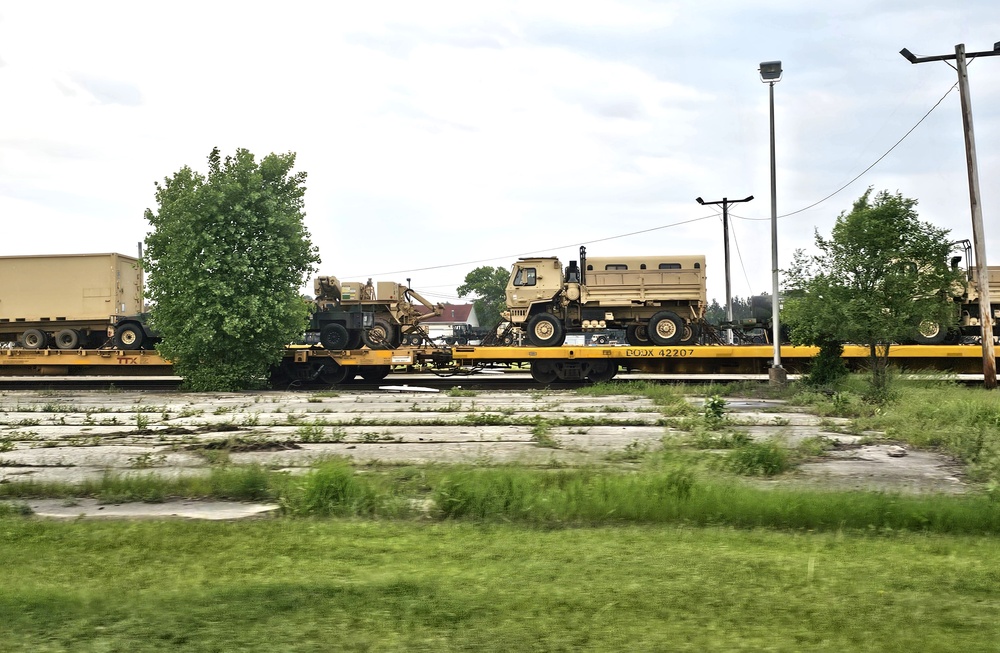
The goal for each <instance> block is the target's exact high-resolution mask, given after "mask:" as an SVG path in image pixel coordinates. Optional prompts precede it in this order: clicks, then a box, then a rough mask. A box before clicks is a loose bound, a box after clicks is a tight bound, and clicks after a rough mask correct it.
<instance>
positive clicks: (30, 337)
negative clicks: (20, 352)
mask: <svg viewBox="0 0 1000 653" xmlns="http://www.w3.org/2000/svg"><path fill="white" fill-rule="evenodd" d="M48 340H49V339H48V336H46V335H45V332H44V331H42V330H41V329H27V330H25V332H24V333H22V334H21V344H23V345H24V348H25V349H45V345H46V344H48Z"/></svg>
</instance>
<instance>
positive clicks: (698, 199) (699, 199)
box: [694, 197, 705, 204]
mask: <svg viewBox="0 0 1000 653" xmlns="http://www.w3.org/2000/svg"><path fill="white" fill-rule="evenodd" d="M694 201H695V202H698V203H699V204H704V203H705V200H703V199H701V198H700V197H696V198H694Z"/></svg>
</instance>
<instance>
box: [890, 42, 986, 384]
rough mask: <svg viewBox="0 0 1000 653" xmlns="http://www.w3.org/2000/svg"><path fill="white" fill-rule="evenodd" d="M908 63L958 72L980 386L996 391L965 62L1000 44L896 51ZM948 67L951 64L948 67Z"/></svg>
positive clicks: (974, 139)
mask: <svg viewBox="0 0 1000 653" xmlns="http://www.w3.org/2000/svg"><path fill="white" fill-rule="evenodd" d="M899 53H900V54H901V55H903V57H905V58H906V60H907V61H909V62H910V63H924V62H927V61H949V60H952V59H954V60H955V66H953V67H954V68H955V70H957V71H958V91H959V94H960V95H961V96H962V125H963V126H964V128H965V130H964V131H965V158H966V162H967V164H968V169H969V201H970V203H971V206H972V244H973V247H974V249H975V253H976V282H977V283H976V286H977V291H978V293H979V324H980V327H981V329H982V331H981V340H982V343H983V386H984V387H985V388H987V389H988V390H994V389H996V387H997V363H996V357H995V355H994V351H993V308H992V306H991V304H990V273H989V268H988V267H987V265H986V234H985V232H984V230H983V209H982V204H981V202H980V199H979V164H978V163H977V158H976V135H975V132H974V131H973V128H972V96H971V94H970V93H969V73H968V69H967V67H966V60H967V59H974V58H976V57H995V56H998V55H1000V42H997V43H994V44H993V50H991V51H988V52H970V53H968V54H966V52H965V44H964V43H959V44H958V45H956V46H955V54H954V55H938V56H933V57H917V56H915V55H914V54H913V53H912V52H910V51H909V50H907V49H906V48H903V49H902V50H900V51H899ZM948 65H949V66H950V65H951V64H948Z"/></svg>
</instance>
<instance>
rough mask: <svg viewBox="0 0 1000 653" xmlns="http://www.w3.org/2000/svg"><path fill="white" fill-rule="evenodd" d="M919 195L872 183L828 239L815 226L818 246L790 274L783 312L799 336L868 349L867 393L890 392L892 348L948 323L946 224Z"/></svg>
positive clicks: (884, 396) (878, 397) (883, 396)
mask: <svg viewBox="0 0 1000 653" xmlns="http://www.w3.org/2000/svg"><path fill="white" fill-rule="evenodd" d="M916 204H917V202H916V200H913V199H907V198H904V197H903V196H902V195H900V194H899V193H896V194H890V193H889V192H887V191H881V192H879V193H878V194H876V195H875V196H874V197H872V189H870V188H869V189H868V190H867V191H866V192H865V193H864V194H863V195H862V196H861V197H860V198H859V199H858V200H857V201H856V202H855V203H854V206H853V208H852V209H851V211H850V213H841V214H840V216H839V217H838V218H837V222H836V224H835V225H834V227H833V232H832V234H831V237H830V238H829V239H827V238H823V237H822V236H820V235H819V233H818V232H817V233H816V247H817V249H818V250H819V254H816V255H806V254H805V253H804V252H802V251H798V252H796V254H795V259H794V261H793V264H792V267H791V270H790V271H789V274H788V275H787V277H786V281H785V284H786V289H787V292H786V297H785V301H784V308H783V310H782V320H783V321H784V322H786V323H787V324H788V326H789V327H791V337H792V341H793V342H795V343H796V344H809V345H824V346H827V347H829V346H830V345H831V344H832V343H837V342H839V343H855V344H860V345H865V346H867V347H868V349H869V364H870V370H871V377H870V388H869V399H871V400H873V401H875V402H879V403H881V402H884V401H887V400H888V399H889V398H890V397H891V391H890V387H889V376H888V363H889V359H888V357H889V349H890V347H891V345H892V344H893V343H899V342H907V341H909V340H912V339H914V338H919V337H921V332H920V329H921V327H923V328H924V329H926V328H927V326H928V325H932V324H933V325H943V326H944V328H945V329H947V328H948V326H949V320H952V319H953V316H954V313H953V305H952V304H951V303H950V302H949V289H950V287H951V284H952V283H953V282H954V281H955V279H956V272H955V271H953V270H952V269H951V268H950V267H949V266H948V254H949V252H950V250H951V245H950V243H949V241H948V238H947V236H948V230H946V229H939V228H937V227H934V226H933V225H931V224H929V223H927V222H922V221H921V220H920V219H919V218H918V216H917V212H916V210H915V206H916Z"/></svg>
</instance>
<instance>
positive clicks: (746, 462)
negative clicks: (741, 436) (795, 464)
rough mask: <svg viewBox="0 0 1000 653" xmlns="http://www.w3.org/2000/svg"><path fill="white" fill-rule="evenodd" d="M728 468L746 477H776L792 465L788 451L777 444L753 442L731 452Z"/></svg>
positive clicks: (728, 457)
mask: <svg viewBox="0 0 1000 653" xmlns="http://www.w3.org/2000/svg"><path fill="white" fill-rule="evenodd" d="M726 466H727V467H728V468H729V469H730V470H731V471H733V472H735V473H737V474H742V475H744V476H776V475H778V474H781V473H782V472H784V471H786V470H787V469H788V468H789V467H790V466H791V465H790V462H789V456H788V451H787V450H786V449H785V448H784V447H783V446H781V445H780V444H778V443H777V442H751V443H749V444H746V445H743V446H742V447H738V448H736V449H734V450H733V451H731V452H730V453H729V455H728V456H727V458H726Z"/></svg>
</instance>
